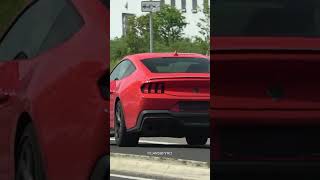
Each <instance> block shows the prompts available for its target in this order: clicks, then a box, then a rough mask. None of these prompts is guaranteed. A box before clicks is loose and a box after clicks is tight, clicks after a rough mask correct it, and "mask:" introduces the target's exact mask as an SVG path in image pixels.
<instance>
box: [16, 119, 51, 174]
mask: <svg viewBox="0 0 320 180" xmlns="http://www.w3.org/2000/svg"><path fill="white" fill-rule="evenodd" d="M45 177H46V176H45V171H44V167H43V162H42V157H41V153H40V148H39V144H38V142H37V139H36V135H35V131H34V129H33V127H32V125H31V124H30V123H29V124H28V125H27V126H26V128H25V129H24V131H23V133H22V135H21V137H19V140H18V142H17V148H16V170H15V180H45V179H46V178H45Z"/></svg>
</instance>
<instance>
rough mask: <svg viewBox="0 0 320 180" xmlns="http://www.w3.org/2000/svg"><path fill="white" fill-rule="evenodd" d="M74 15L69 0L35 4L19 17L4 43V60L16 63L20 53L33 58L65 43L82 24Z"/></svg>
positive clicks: (44, 0) (0, 56)
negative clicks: (15, 59)
mask: <svg viewBox="0 0 320 180" xmlns="http://www.w3.org/2000/svg"><path fill="white" fill-rule="evenodd" d="M74 13H75V9H74V7H73V6H72V4H71V3H70V2H69V1H68V0H38V1H36V2H34V4H33V5H31V6H30V7H29V8H28V9H26V10H25V11H24V12H23V14H22V15H21V16H18V17H19V18H18V19H16V21H15V23H14V25H13V26H12V28H11V29H10V30H9V31H8V33H7V34H6V35H5V36H4V38H3V39H2V40H1V42H0V60H12V59H14V58H15V57H16V56H17V55H18V54H20V53H23V54H25V56H26V57H28V58H33V57H35V56H37V55H39V54H40V53H42V52H43V51H44V50H47V49H49V48H51V47H53V46H57V45H58V44H61V43H63V42H64V41H65V40H67V39H68V38H70V36H71V35H72V34H73V33H74V32H75V31H77V30H78V29H79V21H77V20H78V18H76V19H75V18H74V17H75V16H74ZM76 14H77V13H76ZM77 15H78V16H80V15H79V14H77ZM69 16H70V17H69ZM63 17H64V18H65V19H63ZM62 19H63V21H61V20H62ZM80 19H81V18H80ZM72 21H75V22H72ZM69 23H70V24H69Z"/></svg>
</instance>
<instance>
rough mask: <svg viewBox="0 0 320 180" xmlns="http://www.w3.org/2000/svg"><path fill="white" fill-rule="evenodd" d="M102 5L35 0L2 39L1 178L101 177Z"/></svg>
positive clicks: (104, 120)
mask: <svg viewBox="0 0 320 180" xmlns="http://www.w3.org/2000/svg"><path fill="white" fill-rule="evenodd" d="M106 4H107V3H106V2H105V4H103V3H102V2H101V1H100V0H90V1H88V0H35V1H33V2H32V3H31V4H30V5H29V6H28V7H27V8H26V9H25V10H24V11H23V12H22V13H21V14H20V15H19V16H18V17H17V19H16V20H15V22H14V23H13V25H12V26H11V27H10V28H9V30H8V31H7V33H5V35H4V36H3V37H2V38H1V40H0V179H1V180H12V179H16V180H29V179H30V180H31V179H33V180H46V179H51V180H73V179H74V180H88V179H90V178H92V179H97V178H99V177H100V178H101V179H103V176H104V175H105V173H106V165H107V159H106V158H104V159H102V157H103V156H105V155H106V154H107V150H108V149H107V148H108V146H109V143H108V137H107V134H108V133H107V129H108V124H107V123H108V122H107V117H108V114H107V113H106V111H105V109H107V108H108V104H109V103H108V101H107V95H106V94H104V93H107V92H106V91H105V90H106V87H108V86H109V85H108V84H109V82H108V81H107V78H108V76H107V74H108V73H107V67H108V63H107V53H106V52H107V51H106V50H107V48H108V46H107V45H108V34H109V31H108V29H109V28H108V19H109V18H108V16H109V14H108V11H109V9H108V8H107V6H106ZM103 89H104V91H102V90H103ZM102 92H103V93H102Z"/></svg>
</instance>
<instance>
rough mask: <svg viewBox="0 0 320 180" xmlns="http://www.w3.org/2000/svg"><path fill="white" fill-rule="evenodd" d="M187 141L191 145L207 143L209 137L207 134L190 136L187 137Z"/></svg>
mask: <svg viewBox="0 0 320 180" xmlns="http://www.w3.org/2000/svg"><path fill="white" fill-rule="evenodd" d="M186 141H187V143H188V144H189V145H205V144H206V143H207V141H208V138H207V137H205V136H189V137H186Z"/></svg>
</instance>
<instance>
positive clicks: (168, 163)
mask: <svg viewBox="0 0 320 180" xmlns="http://www.w3.org/2000/svg"><path fill="white" fill-rule="evenodd" d="M110 164H111V166H110V171H111V172H120V173H129V174H137V175H146V176H154V177H161V178H165V179H182V180H209V179H210V165H209V163H206V162H199V161H191V160H183V159H173V158H166V157H157V156H141V155H133V154H120V153H111V154H110Z"/></svg>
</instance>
